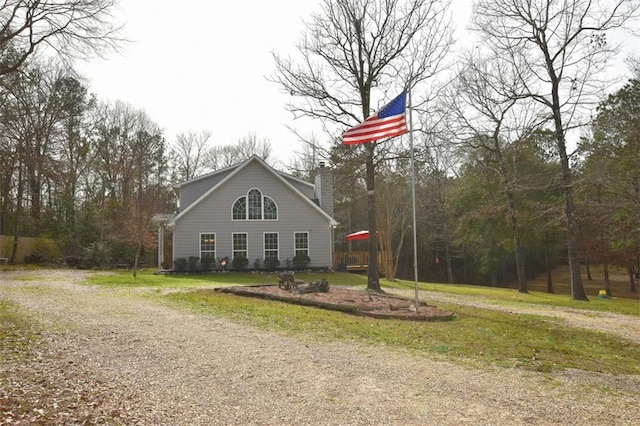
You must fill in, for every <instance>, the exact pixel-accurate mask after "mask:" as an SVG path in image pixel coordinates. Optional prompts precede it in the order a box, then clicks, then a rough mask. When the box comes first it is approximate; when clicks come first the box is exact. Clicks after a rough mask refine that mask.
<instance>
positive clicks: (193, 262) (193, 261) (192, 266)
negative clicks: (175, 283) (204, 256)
mask: <svg viewBox="0 0 640 426" xmlns="http://www.w3.org/2000/svg"><path fill="white" fill-rule="evenodd" d="M199 263H200V258H199V257H198V256H189V259H188V260H187V266H188V267H189V271H197V270H198V264H199Z"/></svg>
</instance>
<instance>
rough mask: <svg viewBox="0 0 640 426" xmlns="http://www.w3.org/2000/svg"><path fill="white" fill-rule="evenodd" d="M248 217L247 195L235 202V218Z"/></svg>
mask: <svg viewBox="0 0 640 426" xmlns="http://www.w3.org/2000/svg"><path fill="white" fill-rule="evenodd" d="M246 218H247V197H240V198H238V199H237V200H236V201H235V203H233V220H245V219H246Z"/></svg>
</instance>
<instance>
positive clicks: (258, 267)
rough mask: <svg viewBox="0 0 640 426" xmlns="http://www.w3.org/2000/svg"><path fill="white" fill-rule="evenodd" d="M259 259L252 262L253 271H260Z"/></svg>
mask: <svg viewBox="0 0 640 426" xmlns="http://www.w3.org/2000/svg"><path fill="white" fill-rule="evenodd" d="M260 263H261V261H260V258H257V259H256V260H254V261H253V269H255V270H258V269H260Z"/></svg>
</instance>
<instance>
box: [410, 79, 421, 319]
mask: <svg viewBox="0 0 640 426" xmlns="http://www.w3.org/2000/svg"><path fill="white" fill-rule="evenodd" d="M408 92H409V93H408V95H409V149H410V150H411V162H410V164H411V203H412V211H413V278H414V288H415V298H416V300H415V302H414V306H415V308H416V312H417V311H418V309H419V306H420V305H419V303H418V302H419V299H418V232H417V227H416V168H415V166H414V155H413V111H412V109H411V90H409V91H408Z"/></svg>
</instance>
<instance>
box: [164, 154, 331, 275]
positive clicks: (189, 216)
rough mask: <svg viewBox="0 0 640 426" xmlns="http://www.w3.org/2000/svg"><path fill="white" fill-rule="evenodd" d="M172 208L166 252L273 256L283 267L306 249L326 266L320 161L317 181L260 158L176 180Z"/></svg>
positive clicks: (326, 196) (327, 224)
mask: <svg viewBox="0 0 640 426" xmlns="http://www.w3.org/2000/svg"><path fill="white" fill-rule="evenodd" d="M175 189H176V190H177V191H178V194H179V203H180V204H179V212H178V213H177V214H176V215H175V216H174V217H173V218H171V219H170V220H169V222H168V224H167V225H168V227H169V228H172V229H173V259H174V260H175V259H176V258H188V257H190V256H197V257H200V258H201V259H202V258H204V257H213V258H214V259H215V261H216V264H219V261H220V259H223V258H228V259H229V263H230V264H229V266H231V262H232V259H234V258H235V257H237V256H244V257H246V258H247V259H248V260H249V266H250V267H251V266H252V265H253V263H254V261H255V260H256V259H260V262H261V264H263V262H264V259H267V258H276V259H278V260H279V261H280V265H281V266H282V267H284V266H285V265H286V260H287V259H288V260H289V261H293V258H294V256H296V255H299V254H302V255H304V254H306V255H307V256H309V259H310V263H309V265H308V266H310V267H332V266H333V265H332V247H333V228H334V227H335V226H336V225H337V222H336V221H335V220H334V219H333V217H332V215H333V181H332V176H331V170H329V169H328V168H325V167H323V166H322V165H321V167H320V169H319V171H318V174H317V176H316V184H315V185H313V184H310V183H308V182H304V181H302V180H300V179H297V178H295V177H293V176H290V175H287V174H285V173H282V172H279V171H277V170H275V169H273V168H272V167H271V166H269V165H268V164H266V163H265V162H264V161H263V160H262V159H260V158H259V157H257V156H253V157H251V158H249V159H248V160H246V161H244V162H242V163H240V164H238V165H235V166H232V167H229V168H226V169H223V170H218V171H216V172H213V173H210V174H207V175H204V176H200V177H198V178H195V179H192V180H190V181H187V182H183V183H180V184H178V185H175Z"/></svg>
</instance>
